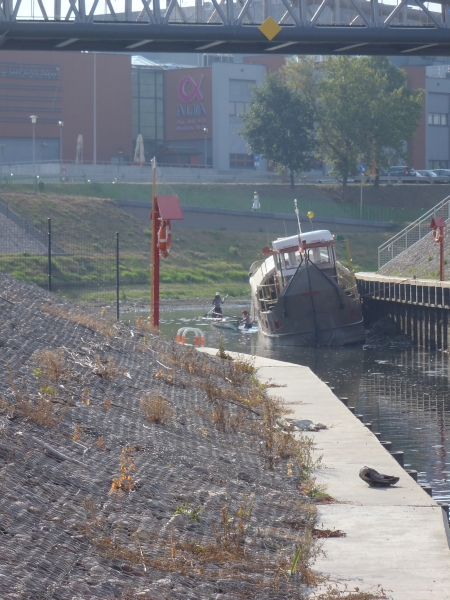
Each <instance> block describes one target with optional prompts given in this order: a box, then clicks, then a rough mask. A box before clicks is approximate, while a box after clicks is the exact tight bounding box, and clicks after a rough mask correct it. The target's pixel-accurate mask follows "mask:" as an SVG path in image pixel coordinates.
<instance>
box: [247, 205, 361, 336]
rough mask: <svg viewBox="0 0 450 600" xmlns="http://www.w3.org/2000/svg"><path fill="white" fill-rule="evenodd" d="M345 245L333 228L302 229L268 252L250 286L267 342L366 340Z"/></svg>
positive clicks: (253, 273) (255, 268)
mask: <svg viewBox="0 0 450 600" xmlns="http://www.w3.org/2000/svg"><path fill="white" fill-rule="evenodd" d="M296 212H297V210H296ZM297 216H298V213H297ZM299 230H300V222H299ZM342 241H343V240H342ZM339 243H340V241H337V240H335V239H334V238H333V236H332V235H331V233H330V232H329V231H327V230H320V231H311V232H308V233H302V232H301V230H300V234H299V235H294V236H290V237H284V238H279V239H277V240H275V241H274V242H272V248H264V249H263V254H264V258H263V259H262V260H259V261H257V262H255V263H254V264H253V265H252V266H251V268H250V286H251V293H252V311H253V316H254V318H256V319H257V320H258V322H259V327H260V330H261V331H262V333H263V334H264V335H265V336H266V338H267V339H269V340H270V341H272V342H274V343H277V344H282V345H288V346H308V345H320V346H342V345H345V344H355V343H361V342H364V340H365V334H364V323H363V318H362V309H361V302H360V298H359V295H358V289H357V286H356V279H355V275H354V273H353V271H352V270H349V269H347V268H346V267H345V266H343V265H342V264H341V263H340V262H338V261H337V259H336V248H335V246H336V244H339ZM346 248H347V251H348V264H349V265H351V264H352V263H351V258H350V254H349V248H348V244H346Z"/></svg>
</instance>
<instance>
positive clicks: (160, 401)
mask: <svg viewBox="0 0 450 600" xmlns="http://www.w3.org/2000/svg"><path fill="white" fill-rule="evenodd" d="M141 410H142V413H143V415H144V417H145V418H146V419H148V420H149V421H152V422H153V423H162V424H167V423H169V421H170V419H171V418H172V416H173V409H172V407H171V405H170V403H169V401H168V400H166V398H164V396H161V395H160V394H156V393H153V392H149V393H148V394H147V395H146V396H145V397H144V398H141Z"/></svg>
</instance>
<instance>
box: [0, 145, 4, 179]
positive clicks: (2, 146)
mask: <svg viewBox="0 0 450 600" xmlns="http://www.w3.org/2000/svg"><path fill="white" fill-rule="evenodd" d="M0 148H1V149H2V175H3V153H4V151H5V144H0Z"/></svg>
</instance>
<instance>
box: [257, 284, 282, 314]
mask: <svg viewBox="0 0 450 600" xmlns="http://www.w3.org/2000/svg"><path fill="white" fill-rule="evenodd" d="M257 294H258V301H259V305H260V307H261V310H262V311H263V312H267V311H268V310H271V309H272V308H273V307H274V306H275V304H276V303H277V301H278V297H277V291H276V286H275V284H273V283H267V284H261V285H258V287H257ZM274 294H275V298H274V297H273V295H274Z"/></svg>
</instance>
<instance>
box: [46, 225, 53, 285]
mask: <svg viewBox="0 0 450 600" xmlns="http://www.w3.org/2000/svg"><path fill="white" fill-rule="evenodd" d="M47 242H48V246H47V262H48V268H47V270H48V291H49V292H51V291H52V220H51V219H50V218H49V219H47Z"/></svg>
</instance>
